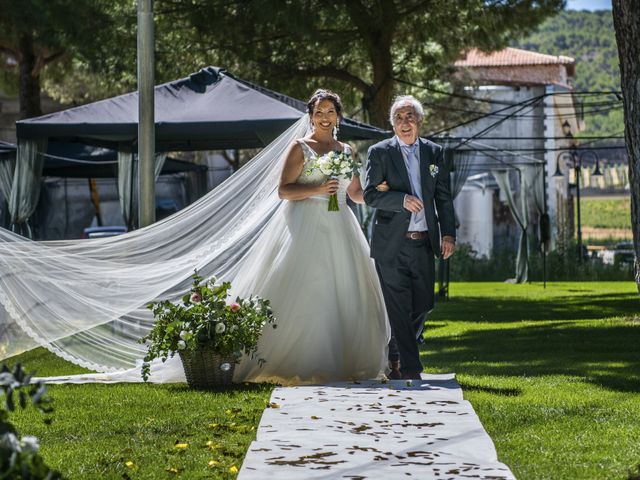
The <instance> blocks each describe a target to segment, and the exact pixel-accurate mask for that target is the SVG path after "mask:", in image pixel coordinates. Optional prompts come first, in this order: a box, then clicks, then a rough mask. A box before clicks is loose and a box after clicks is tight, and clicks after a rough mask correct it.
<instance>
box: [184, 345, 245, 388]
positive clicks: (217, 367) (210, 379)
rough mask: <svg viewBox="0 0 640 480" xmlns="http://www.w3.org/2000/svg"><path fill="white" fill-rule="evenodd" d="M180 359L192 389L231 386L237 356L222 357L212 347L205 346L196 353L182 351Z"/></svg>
mask: <svg viewBox="0 0 640 480" xmlns="http://www.w3.org/2000/svg"><path fill="white" fill-rule="evenodd" d="M179 353H180V359H181V360H182V367H183V368H184V374H185V376H186V377H187V383H188V384H189V386H190V387H192V388H216V387H220V386H224V385H231V383H232V379H233V371H234V370H235V366H236V356H235V355H233V354H231V355H220V354H219V353H217V352H216V351H215V350H214V349H213V348H212V347H211V346H209V345H204V346H201V347H200V348H198V349H197V350H195V351H191V350H184V351H182V350H181V351H180V352H179Z"/></svg>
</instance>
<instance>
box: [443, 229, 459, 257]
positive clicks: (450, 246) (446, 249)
mask: <svg viewBox="0 0 640 480" xmlns="http://www.w3.org/2000/svg"><path fill="white" fill-rule="evenodd" d="M455 250H456V241H455V240H454V238H453V237H452V236H449V235H445V236H444V237H442V242H441V246H440V252H441V253H442V258H444V259H445V260H446V259H447V258H449V257H450V256H451V255H453V252H454V251H455Z"/></svg>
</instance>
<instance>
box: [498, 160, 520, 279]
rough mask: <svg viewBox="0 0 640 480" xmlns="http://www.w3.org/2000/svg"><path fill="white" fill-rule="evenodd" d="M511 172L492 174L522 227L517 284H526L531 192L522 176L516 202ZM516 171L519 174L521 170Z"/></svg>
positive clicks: (500, 171) (503, 171)
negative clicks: (529, 195) (528, 204)
mask: <svg viewBox="0 0 640 480" xmlns="http://www.w3.org/2000/svg"><path fill="white" fill-rule="evenodd" d="M510 171H511V170H492V171H491V174H492V175H493V176H494V178H495V179H496V182H497V183H498V186H499V187H500V190H502V191H503V192H504V194H505V196H506V198H507V204H508V205H509V210H510V211H511V214H512V215H513V218H514V219H515V220H516V222H517V223H518V226H519V227H520V242H519V244H518V256H517V257H516V276H515V283H526V282H527V280H528V278H529V241H528V237H527V227H528V226H529V210H528V206H527V192H528V191H529V186H528V184H527V177H526V176H524V175H522V174H520V175H519V179H520V190H519V194H518V199H517V201H516V196H515V189H514V188H512V186H511V182H510V179H509V172H510ZM516 171H518V172H519V170H516Z"/></svg>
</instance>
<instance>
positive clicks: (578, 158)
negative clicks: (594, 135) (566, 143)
mask: <svg viewBox="0 0 640 480" xmlns="http://www.w3.org/2000/svg"><path fill="white" fill-rule="evenodd" d="M568 124H569V122H566V121H565V122H564V124H563V125H562V130H563V132H564V131H565V125H568ZM565 136H566V137H567V138H573V136H572V135H571V131H570V130H569V131H568V132H566V133H565ZM579 150H580V151H579ZM584 156H591V157H592V158H593V159H594V160H595V164H596V168H595V170H594V171H593V173H592V174H591V176H593V177H598V176H601V175H602V172H601V171H600V159H599V157H598V154H597V153H596V152H595V151H593V150H581V149H578V147H577V146H576V144H575V142H573V143H572V144H571V146H570V147H569V149H568V150H562V151H561V152H560V153H558V156H557V157H556V172H555V173H554V174H553V176H554V177H562V176H563V175H562V171H561V170H560V160H561V159H562V158H565V159H566V160H567V164H568V165H569V166H570V167H571V168H573V169H574V172H575V177H576V183H575V187H576V217H577V218H576V220H577V224H578V230H577V236H578V258H579V259H580V261H582V259H583V255H582V223H581V219H580V180H581V178H582V158H583V157H584ZM569 186H572V185H569Z"/></svg>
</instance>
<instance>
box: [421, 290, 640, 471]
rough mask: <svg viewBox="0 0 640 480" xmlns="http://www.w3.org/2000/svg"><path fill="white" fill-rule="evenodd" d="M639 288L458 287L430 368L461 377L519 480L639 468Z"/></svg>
mask: <svg viewBox="0 0 640 480" xmlns="http://www.w3.org/2000/svg"><path fill="white" fill-rule="evenodd" d="M639 313H640V297H638V294H637V290H636V288H635V285H634V284H632V283H622V282H620V283H617V282H616V283H614V282H608V283H554V284H551V285H548V286H547V289H546V290H544V289H543V288H542V285H541V284H533V285H506V284H495V283H465V284H454V285H453V286H452V288H451V300H449V301H448V302H441V303H440V304H438V305H437V306H436V310H435V311H434V314H433V316H432V321H431V324H430V328H429V330H428V332H427V342H426V344H425V348H424V353H423V359H424V362H423V363H425V365H426V366H427V371H429V372H448V371H455V372H456V373H457V378H458V381H459V382H460V383H461V385H462V387H463V390H464V392H465V398H466V399H467V400H469V401H470V402H471V403H472V404H473V406H474V408H475V410H476V412H477V413H478V415H479V416H480V419H481V420H482V423H483V425H484V426H485V428H486V429H487V431H488V432H489V434H490V435H491V437H492V438H493V440H494V442H495V444H496V449H497V451H498V456H499V458H500V460H501V461H503V462H504V463H506V464H507V465H509V466H510V467H511V469H512V471H513V472H514V474H515V475H516V477H517V478H519V479H536V480H539V479H616V478H617V479H625V478H627V474H628V470H630V469H635V468H636V467H637V465H639V464H640V441H639V439H640V421H639V420H638V418H640V348H639V345H640V316H639V315H638V314H639Z"/></svg>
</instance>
